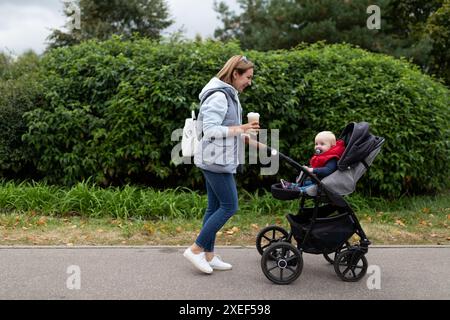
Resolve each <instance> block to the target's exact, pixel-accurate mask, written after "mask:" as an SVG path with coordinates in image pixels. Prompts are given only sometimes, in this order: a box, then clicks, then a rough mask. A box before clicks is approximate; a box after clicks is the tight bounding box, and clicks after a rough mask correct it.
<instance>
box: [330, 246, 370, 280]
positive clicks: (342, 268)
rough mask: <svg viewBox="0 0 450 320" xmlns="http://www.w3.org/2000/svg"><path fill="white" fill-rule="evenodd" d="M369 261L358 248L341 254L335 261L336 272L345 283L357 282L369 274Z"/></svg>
mask: <svg viewBox="0 0 450 320" xmlns="http://www.w3.org/2000/svg"><path fill="white" fill-rule="evenodd" d="M367 266H368V264H367V259H366V257H365V256H364V252H362V251H361V250H359V249H358V248H350V249H347V250H344V251H342V252H340V253H339V254H338V255H337V257H336V259H335V261H334V271H336V274H337V275H338V277H339V278H341V280H343V281H348V282H355V281H358V280H360V279H361V278H362V277H364V275H365V274H366V272H367Z"/></svg>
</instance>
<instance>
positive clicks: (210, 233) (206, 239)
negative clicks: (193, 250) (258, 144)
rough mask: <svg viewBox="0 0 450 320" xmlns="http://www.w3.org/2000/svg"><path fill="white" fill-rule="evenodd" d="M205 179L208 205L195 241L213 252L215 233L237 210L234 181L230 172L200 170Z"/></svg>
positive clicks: (206, 250)
mask: <svg viewBox="0 0 450 320" xmlns="http://www.w3.org/2000/svg"><path fill="white" fill-rule="evenodd" d="M202 172H203V175H204V176H205V180H206V192H207V194H208V207H207V209H206V213H205V217H204V218H203V226H202V230H201V231H200V234H199V235H198V237H197V240H196V241H195V243H196V244H197V245H198V246H199V247H201V248H203V249H204V250H205V252H214V242H215V241H216V233H217V231H219V230H220V229H221V228H222V227H223V225H224V224H225V223H226V222H227V221H228V219H230V218H231V217H232V216H233V214H235V213H236V211H237V210H238V195H237V188H236V181H235V180H234V176H233V174H232V173H215V172H211V171H207V170H202Z"/></svg>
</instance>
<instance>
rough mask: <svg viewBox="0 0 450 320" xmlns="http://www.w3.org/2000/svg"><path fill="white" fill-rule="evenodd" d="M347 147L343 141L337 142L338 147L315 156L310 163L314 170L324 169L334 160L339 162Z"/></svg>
mask: <svg viewBox="0 0 450 320" xmlns="http://www.w3.org/2000/svg"><path fill="white" fill-rule="evenodd" d="M344 150H345V145H344V141H343V140H338V141H336V145H335V146H332V147H331V148H330V150H328V151H325V152H324V153H321V154H317V155H314V156H313V157H312V158H311V160H310V161H309V163H310V164H311V167H312V168H321V167H324V166H325V164H326V163H327V162H328V161H330V160H331V159H333V158H336V159H337V160H339V159H340V158H341V156H342V154H343V153H344Z"/></svg>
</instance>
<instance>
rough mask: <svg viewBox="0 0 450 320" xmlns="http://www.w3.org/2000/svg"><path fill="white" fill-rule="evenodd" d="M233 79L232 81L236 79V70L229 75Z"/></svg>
mask: <svg viewBox="0 0 450 320" xmlns="http://www.w3.org/2000/svg"><path fill="white" fill-rule="evenodd" d="M231 75H232V77H233V80H234V79H236V78H237V76H238V72H237V71H236V70H234V71H233V73H232V74H231Z"/></svg>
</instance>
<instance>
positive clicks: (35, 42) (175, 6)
mask: <svg viewBox="0 0 450 320" xmlns="http://www.w3.org/2000/svg"><path fill="white" fill-rule="evenodd" d="M223 1H224V2H225V3H227V4H228V5H229V6H230V8H232V9H233V10H235V11H239V5H238V4H237V2H236V0H223ZM166 2H167V4H168V5H169V12H170V14H171V16H172V19H173V20H175V23H174V24H173V25H172V26H171V27H170V28H168V29H167V30H166V31H165V33H166V34H167V33H170V32H173V31H175V30H178V29H179V28H180V27H183V29H184V31H185V34H186V36H187V37H188V38H194V37H195V35H196V34H200V35H202V37H204V38H206V37H209V36H213V34H214V29H215V28H216V27H218V26H220V25H221V24H220V21H219V20H218V19H217V13H216V12H215V11H214V10H213V3H214V0H166ZM65 23H66V20H65V17H64V14H63V2H62V0H0V51H5V50H6V51H9V52H11V53H13V54H21V53H22V52H24V51H26V50H28V49H33V50H34V51H35V52H37V53H42V51H43V50H44V49H45V46H46V44H45V39H46V38H47V36H48V35H49V34H50V33H51V29H55V28H56V29H61V28H62V27H63V26H64V24H65Z"/></svg>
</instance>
